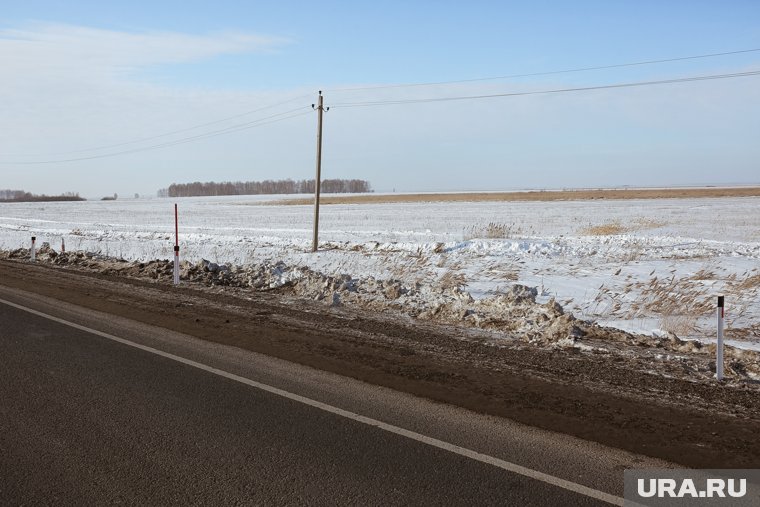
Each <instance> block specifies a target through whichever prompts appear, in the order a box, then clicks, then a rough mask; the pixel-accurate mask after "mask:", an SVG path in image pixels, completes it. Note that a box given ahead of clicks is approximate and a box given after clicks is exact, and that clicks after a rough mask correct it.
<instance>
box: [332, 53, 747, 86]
mask: <svg viewBox="0 0 760 507" xmlns="http://www.w3.org/2000/svg"><path fill="white" fill-rule="evenodd" d="M758 51H760V48H754V49H741V50H738V51H726V52H723V53H708V54H703V55H692V56H679V57H676V58H664V59H661V60H643V61H639V62H629V63H617V64H612V65H599V66H596V67H579V68H575V69H563V70H552V71H546V72H532V73H528V74H509V75H506V76H494V77H480V78H472V79H458V80H452V81H432V82H426V83H402V84H392V85H378V86H363V87H355V88H335V89H332V90H328V91H329V92H348V91H364V90H383V89H387V88H413V87H423V86H440V85H448V84H459V83H476V82H479V81H498V80H500V79H513V78H518V77H536V76H551V75H555V74H569V73H573V72H586V71H590V70H604V69H619V68H622V67H636V66H641V65H653V64H656V63H669V62H680V61H685V60H698V59H703V58H714V57H718V56H729V55H739V54H743V53H755V52H758Z"/></svg>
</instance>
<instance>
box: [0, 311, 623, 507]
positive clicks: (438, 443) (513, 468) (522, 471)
mask: <svg viewBox="0 0 760 507" xmlns="http://www.w3.org/2000/svg"><path fill="white" fill-rule="evenodd" d="M0 303H3V304H5V305H8V306H11V307H13V308H17V309H19V310H23V311H25V312H28V313H31V314H33V315H37V316H38V317H43V318H45V319H48V320H51V321H53V322H57V323H59V324H63V325H65V326H69V327H73V328H74V329H79V330H80V331H84V332H86V333H90V334H94V335H96V336H100V337H102V338H107V339H109V340H113V341H115V342H118V343H121V344H124V345H128V346H130V347H134V348H136V349H140V350H144V351H145V352H150V353H151V354H156V355H158V356H161V357H165V358H167V359H171V360H173V361H177V362H179V363H182V364H186V365H188V366H192V367H194V368H198V369H200V370H204V371H207V372H210V373H213V374H215V375H219V376H220V377H224V378H228V379H230V380H235V381H237V382H240V383H241V384H246V385H248V386H251V387H255V388H257V389H261V390H262V391H266V392H268V393H272V394H276V395H277V396H282V397H283V398H287V399H289V400H293V401H297V402H299V403H303V404H304V405H309V406H310V407H314V408H318V409H320V410H324V411H325V412H330V413H332V414H335V415H339V416H341V417H345V418H347V419H351V420H353V421H358V422H360V423H363V424H367V425H369V426H374V427H376V428H379V429H382V430H385V431H387V432H389V433H395V434H396V435H401V436H403V437H406V438H410V439H412V440H416V441H418V442H422V443H424V444H427V445H430V446H433V447H437V448H439V449H443V450H445V451H449V452H452V453H454V454H458V455H460V456H464V457H467V458H470V459H474V460H476V461H480V462H482V463H487V464H489V465H493V466H495V467H498V468H501V469H504V470H506V471H508V472H512V473H515V474H519V475H522V476H525V477H529V478H531V479H535V480H538V481H541V482H545V483H547V484H551V485H552V486H557V487H559V488H562V489H566V490H568V491H572V492H574V493H578V494H581V495H584V496H588V497H591V498H595V499H597V500H602V501H604V502H607V503H611V504H613V505H623V499H622V498H620V497H618V496H615V495H611V494H609V493H605V492H604V491H599V490H597V489H593V488H589V487H588V486H584V485H582V484H577V483H575V482H571V481H568V480H565V479H561V478H559V477H555V476H553V475H549V474H545V473H543V472H539V471H538V470H533V469H531V468H527V467H524V466H521V465H517V464H515V463H510V462H509V461H505V460H503V459H499V458H494V457H493V456H489V455H487V454H482V453H479V452H477V451H473V450H471V449H467V448H465V447H460V446H458V445H455V444H450V443H448V442H444V441H443V440H438V439H437V438H433V437H428V436H426V435H422V434H421V433H417V432H414V431H410V430H406V429H404V428H401V427H398V426H394V425H392V424H388V423H385V422H382V421H378V420H377V419H372V418H371V417H366V416H363V415H360V414H357V413H354V412H350V411H348V410H343V409H342V408H338V407H334V406H332V405H328V404H326V403H322V402H321V401H317V400H312V399H311V398H306V397H305V396H301V395H298V394H295V393H291V392H289V391H285V390H283V389H279V388H277V387H273V386H270V385H268V384H262V383H261V382H256V381H255V380H251V379H248V378H245V377H241V376H240V375H235V374H234V373H229V372H226V371H224V370H220V369H218V368H214V367H213V366H208V365H205V364H203V363H199V362H196V361H192V360H190V359H186V358H184V357H180V356H177V355H174V354H170V353H169V352H164V351H162V350H158V349H154V348H153V347H148V346H146V345H141V344H139V343H135V342H132V341H129V340H125V339H124V338H119V337H118V336H114V335H112V334H108V333H104V332H102V331H98V330H97V329H92V328H89V327H86V326H82V325H79V324H75V323H74V322H69V321H68V320H64V319H60V318H58V317H54V316H52V315H48V314H46V313H42V312H39V311H37V310H34V309H32V308H27V307H26V306H22V305H18V304H16V303H12V302H10V301H6V300H4V299H0Z"/></svg>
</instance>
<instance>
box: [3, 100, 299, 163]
mask: <svg viewBox="0 0 760 507" xmlns="http://www.w3.org/2000/svg"><path fill="white" fill-rule="evenodd" d="M304 109H307V107H306V106H303V107H299V108H296V109H293V110H291V111H287V112H285V113H280V114H276V115H272V116H269V117H267V118H261V119H258V120H254V121H251V122H247V123H241V124H239V125H235V126H232V127H227V128H224V129H220V130H216V131H212V132H207V133H204V134H198V135H195V136H190V137H185V138H182V139H177V140H174V141H169V142H166V143H161V144H154V145H152V146H145V147H142V148H133V149H130V150H122V151H117V152H112V153H104V154H101V155H91V156H88V157H77V158H68V159H59V160H41V161H36V162H0V164H3V165H42V164H59V163H64V162H79V161H83V160H95V159H99V158H108V157H116V156H119V155H126V154H129V153H138V152H141V151H149V150H156V149H159V148H166V147H169V146H176V145H179V144H186V143H190V142H193V141H197V140H200V139H208V138H211V137H217V136H221V135H225V134H232V133H234V132H240V131H241V130H248V129H251V128H255V127H261V126H263V125H271V124H272V123H278V122H281V121H284V120H288V119H291V118H297V117H299V116H304V115H307V114H311V109H310V108H308V109H309V110H308V111H304V112H301V113H297V114H290V113H293V112H295V111H303V110H304ZM283 115H287V116H283ZM278 117H280V118H278ZM267 119H270V121H264V120H267Z"/></svg>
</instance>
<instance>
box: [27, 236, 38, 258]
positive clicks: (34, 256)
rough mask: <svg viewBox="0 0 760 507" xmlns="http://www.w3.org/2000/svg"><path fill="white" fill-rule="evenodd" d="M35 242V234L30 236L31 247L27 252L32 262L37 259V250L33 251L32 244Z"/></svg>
mask: <svg viewBox="0 0 760 507" xmlns="http://www.w3.org/2000/svg"><path fill="white" fill-rule="evenodd" d="M36 242H37V237H36V236H32V249H31V251H30V252H29V257H30V259H31V260H32V262H34V261H36V260H37V252H36V251H35V246H34V244H35V243H36Z"/></svg>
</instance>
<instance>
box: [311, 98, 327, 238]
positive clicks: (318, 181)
mask: <svg viewBox="0 0 760 507" xmlns="http://www.w3.org/2000/svg"><path fill="white" fill-rule="evenodd" d="M311 108H312V109H315V110H316V111H317V177H316V179H315V180H314V241H313V243H312V246H311V251H312V252H316V251H317V246H318V245H319V189H320V186H321V183H322V113H323V112H325V111H329V110H330V108H329V107H328V108H327V109H325V107H324V102H323V97H322V91H321V90H320V92H319V99H318V101H317V106H316V107H314V104H312V105H311Z"/></svg>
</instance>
